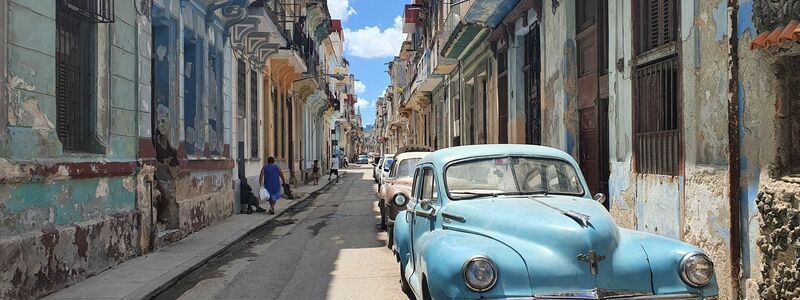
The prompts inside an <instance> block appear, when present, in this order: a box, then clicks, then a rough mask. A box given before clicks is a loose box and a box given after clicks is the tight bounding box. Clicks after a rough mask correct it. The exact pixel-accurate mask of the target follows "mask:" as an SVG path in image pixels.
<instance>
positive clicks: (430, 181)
mask: <svg viewBox="0 0 800 300" xmlns="http://www.w3.org/2000/svg"><path fill="white" fill-rule="evenodd" d="M422 176H423V177H422V200H433V201H436V197H435V196H434V193H435V189H436V182H435V180H434V177H433V169H430V168H425V169H424V171H423V175H422ZM436 196H438V195H436Z"/></svg>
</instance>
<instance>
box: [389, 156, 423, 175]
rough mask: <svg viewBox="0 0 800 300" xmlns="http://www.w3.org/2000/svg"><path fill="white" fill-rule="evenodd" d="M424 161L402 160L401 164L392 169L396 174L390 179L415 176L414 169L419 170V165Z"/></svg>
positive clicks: (418, 159) (417, 159)
mask: <svg viewBox="0 0 800 300" xmlns="http://www.w3.org/2000/svg"><path fill="white" fill-rule="evenodd" d="M420 160H422V159H421V158H407V159H404V160H401V161H400V163H399V164H398V165H397V166H395V167H394V169H392V172H394V173H393V174H392V175H391V176H390V177H395V178H401V177H411V176H412V175H414V169H416V168H417V163H419V161H420Z"/></svg>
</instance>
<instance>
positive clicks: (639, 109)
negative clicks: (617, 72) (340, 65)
mask: <svg viewBox="0 0 800 300" xmlns="http://www.w3.org/2000/svg"><path fill="white" fill-rule="evenodd" d="M636 3H637V4H639V5H638V7H637V10H636V15H637V16H638V19H637V22H638V24H636V27H635V28H636V29H637V32H636V33H635V37H636V39H637V40H636V44H637V45H638V49H637V56H636V67H635V73H634V87H635V90H634V116H635V117H634V118H635V119H634V131H635V154H636V170H637V172H639V173H647V174H662V175H677V174H678V173H679V165H680V157H681V155H680V144H681V137H680V134H681V124H680V116H679V114H680V111H679V108H680V103H679V101H680V99H679V97H678V93H679V90H678V89H679V87H678V80H679V77H678V72H677V70H678V55H677V52H676V50H675V49H676V48H677V47H670V45H674V43H672V42H673V41H674V39H675V37H676V36H677V33H676V31H677V27H676V26H675V16H676V15H677V12H676V5H675V3H674V1H669V0H649V1H640V2H636Z"/></svg>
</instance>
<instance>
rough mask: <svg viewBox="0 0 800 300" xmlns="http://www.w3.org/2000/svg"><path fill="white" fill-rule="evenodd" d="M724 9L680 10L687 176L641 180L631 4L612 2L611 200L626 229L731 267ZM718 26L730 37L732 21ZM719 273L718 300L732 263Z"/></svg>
mask: <svg viewBox="0 0 800 300" xmlns="http://www.w3.org/2000/svg"><path fill="white" fill-rule="evenodd" d="M719 5H720V2H719V1H718V0H697V1H682V2H681V5H680V9H681V14H680V15H681V16H682V18H681V20H680V22H679V26H680V42H679V45H680V50H681V56H680V70H681V71H682V72H681V81H680V83H681V90H682V98H681V100H682V103H683V107H682V111H683V116H682V117H683V120H682V122H683V128H684V131H683V146H684V148H683V153H684V168H683V170H682V173H683V175H682V176H677V177H670V176H659V175H641V174H639V175H637V173H636V171H635V170H634V169H633V166H634V164H633V163H632V159H633V153H632V151H633V149H632V145H633V132H632V127H631V124H632V119H631V117H632V116H631V112H632V102H631V99H632V86H631V71H632V61H631V58H632V52H633V47H632V40H633V38H632V36H630V32H632V22H631V19H632V18H631V4H630V2H628V1H619V0H618V1H613V0H612V1H609V20H611V24H610V26H609V28H610V36H609V38H610V43H609V56H610V57H609V60H610V61H609V65H610V66H615V67H612V68H610V70H609V85H610V86H609V97H610V100H609V126H610V128H609V153H610V154H611V157H610V158H609V159H610V160H611V175H610V179H609V199H610V201H611V213H612V215H614V216H615V218H616V219H617V222H618V223H619V224H620V225H621V226H625V227H633V228H637V229H640V230H644V231H649V232H655V233H658V234H662V235H666V236H670V237H674V238H679V239H682V240H684V241H687V242H689V243H692V244H695V245H698V246H700V247H701V248H702V249H703V250H704V251H706V252H707V253H708V254H709V256H711V257H712V258H714V259H715V261H718V262H728V261H730V257H729V254H727V253H728V252H729V247H730V240H731V236H730V232H729V228H730V224H729V220H730V217H729V215H728V214H729V211H730V209H729V207H728V192H727V190H726V186H727V180H728V179H727V114H726V111H727V103H728V99H729V96H728V92H727V86H728V69H727V67H726V66H727V65H728V57H727V53H728V50H727V40H719V39H715V36H716V35H717V34H718V32H717V29H718V28H717V27H715V22H714V21H713V20H714V14H715V13H719ZM562 6H563V5H562ZM724 11H725V12H727V9H725V10H724ZM726 16H727V15H726ZM720 25H722V27H723V28H724V29H725V31H724V32H725V33H726V34H727V32H729V31H730V29H727V28H726V26H727V22H725V24H720ZM701 58H702V59H701ZM715 268H716V271H717V276H718V281H719V282H720V291H721V292H720V295H723V297H729V296H730V295H731V292H732V291H730V280H731V278H730V264H729V263H718V264H716V265H715Z"/></svg>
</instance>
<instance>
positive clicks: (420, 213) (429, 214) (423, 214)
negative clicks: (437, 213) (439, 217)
mask: <svg viewBox="0 0 800 300" xmlns="http://www.w3.org/2000/svg"><path fill="white" fill-rule="evenodd" d="M414 213H415V214H416V215H418V216H420V217H425V218H428V219H433V218H434V213H433V212H428V211H424V210H415V211H414Z"/></svg>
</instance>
